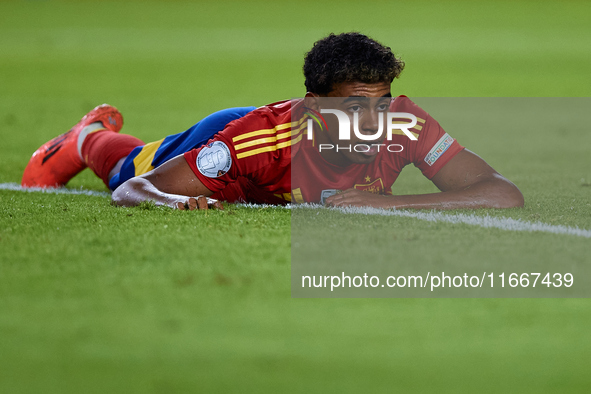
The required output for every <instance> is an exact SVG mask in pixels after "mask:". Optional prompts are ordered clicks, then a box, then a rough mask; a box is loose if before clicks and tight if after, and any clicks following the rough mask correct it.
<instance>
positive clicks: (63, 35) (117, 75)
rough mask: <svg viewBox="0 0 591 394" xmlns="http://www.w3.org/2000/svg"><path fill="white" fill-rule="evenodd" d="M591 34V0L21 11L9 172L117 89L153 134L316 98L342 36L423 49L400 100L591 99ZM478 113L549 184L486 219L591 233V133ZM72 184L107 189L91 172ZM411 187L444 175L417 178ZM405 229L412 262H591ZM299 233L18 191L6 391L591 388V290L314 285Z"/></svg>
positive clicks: (130, 127)
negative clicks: (387, 291) (294, 294)
mask: <svg viewBox="0 0 591 394" xmlns="http://www.w3.org/2000/svg"><path fill="white" fill-rule="evenodd" d="M590 25H591V6H590V5H589V3H588V2H576V1H569V2H566V1H565V2H554V1H535V2H534V1H531V2H527V1H517V2H509V1H506V2H505V1H503V2H501V1H498V2H497V1H495V2H492V1H491V2H468V1H450V2H441V3H440V4H435V2H429V1H424V2H422V1H418V2H417V1H413V2H386V1H378V2H375V3H368V2H365V3H364V2H353V1H338V2H322V3H318V2H291V3H283V2H238V1H236V2H219V3H217V2H202V3H201V2H180V1H166V2H164V1H163V2H140V1H126V2H97V1H95V2H59V1H50V0H48V1H6V2H1V3H0V136H1V141H2V143H1V145H0V146H1V148H0V183H10V182H20V177H21V175H22V171H23V169H24V166H25V165H26V163H27V161H28V158H29V157H30V155H31V153H32V152H33V151H34V150H35V149H36V148H37V147H38V146H39V145H41V144H42V143H44V142H45V141H47V140H48V139H49V138H51V137H53V136H55V135H57V134H58V133H61V132H64V131H66V130H67V129H68V128H69V127H71V126H72V125H73V124H74V123H75V122H76V121H77V119H79V118H80V117H81V116H82V115H83V114H84V113H86V112H87V111H88V110H90V109H91V108H92V107H94V106H95V105H97V104H100V103H103V102H108V103H110V104H113V105H115V106H117V107H118V108H119V109H120V110H121V111H122V113H123V115H124V117H125V126H124V129H123V130H124V132H127V133H129V134H133V135H136V136H138V137H140V138H142V139H143V140H145V141H153V140H157V139H160V138H162V137H164V136H165V135H167V134H171V133H176V132H179V131H182V130H184V129H186V128H187V127H188V126H190V125H192V124H193V123H195V122H196V121H197V120H199V119H200V118H201V117H203V116H204V115H207V114H208V113H210V112H212V111H214V110H218V109H221V108H225V107H230V106H242V105H264V104H267V103H270V102H273V101H277V100H281V99H286V98H290V97H298V96H301V95H303V94H304V87H303V77H302V75H301V65H302V58H303V54H304V53H305V52H306V50H307V49H309V47H310V46H311V44H312V43H313V42H314V41H315V40H317V39H318V38H320V37H322V36H323V35H325V34H327V33H329V32H332V31H334V32H342V31H350V30H358V31H362V32H364V33H366V34H368V35H370V36H372V37H374V38H376V39H378V40H380V41H382V42H384V43H385V44H387V45H389V46H391V47H392V48H393V49H394V51H395V53H397V54H400V55H401V56H402V57H403V58H404V59H405V61H406V63H407V68H406V70H405V71H404V72H403V74H402V76H401V78H400V80H396V81H395V82H394V84H393V93H394V94H406V95H408V96H410V97H490V96H496V97H538V96H544V97H556V96H558V97H586V96H589V95H590V93H591V88H590V87H589V86H591V85H589V83H588V82H589V69H591V31H590V30H589V28H588V26H590ZM427 110H429V108H427ZM584 110H585V109H584V108H583V109H582V112H581V113H580V114H577V113H573V114H571V115H572V116H573V118H576V119H579V120H580V119H582V118H583V117H584V116H585V115H584ZM546 115H547V114H546ZM457 116H460V114H454V113H453V112H451V113H447V114H446V112H445V111H442V113H441V114H436V116H435V117H436V118H437V119H438V120H440V122H441V123H442V124H443V126H444V127H446V129H447V130H448V131H449V132H450V133H451V134H452V135H453V136H454V137H456V138H457V139H458V140H459V141H460V142H461V143H462V144H464V145H466V146H467V147H469V148H470V149H472V150H474V151H475V152H477V153H479V154H481V155H482V156H483V157H484V158H485V159H486V160H488V161H489V162H490V163H491V164H492V165H493V167H495V168H496V169H498V170H499V171H500V172H501V173H503V174H504V175H506V176H507V177H508V178H509V179H511V180H513V181H515V183H516V184H517V185H518V186H519V187H520V188H521V190H522V191H523V193H524V195H525V198H526V208H524V209H522V210H508V211H503V212H479V213H478V214H479V215H482V214H485V213H488V214H491V215H493V216H499V217H512V218H520V219H523V220H528V221H541V222H544V223H549V224H555V225H567V226H579V227H580V228H586V229H589V228H591V203H590V201H591V198H590V197H591V187H589V185H590V184H591V170H590V167H589V160H588V157H589V152H590V148H591V135H590V134H589V132H588V128H585V127H584V124H579V125H577V126H576V127H571V124H570V123H569V122H570V121H569V120H566V121H560V120H559V119H550V118H549V120H548V122H554V123H551V125H552V127H549V128H547V129H546V131H543V132H541V131H538V130H532V129H531V128H528V127H527V124H526V123H525V124H523V125H522V126H523V127H521V128H520V129H519V130H517V132H516V131H515V130H509V129H507V130H498V134H497V135H495V136H494V137H493V136H491V135H490V134H483V133H479V131H478V129H477V128H475V129H465V128H463V129H457V130H456V129H454V127H453V126H454V118H456V117H457ZM547 130H550V131H547ZM511 138H514V139H513V140H511ZM502 141H511V142H510V143H504V144H503V143H502ZM68 186H69V187H72V188H84V189H88V190H96V191H104V190H105V188H104V186H103V185H102V183H101V182H100V180H98V179H96V178H95V177H94V176H93V175H92V174H91V173H89V171H85V172H83V173H82V174H81V175H79V176H78V177H76V178H75V179H74V180H73V181H72V182H70V184H69V185H68ZM396 191H397V192H399V193H423V192H430V191H433V186H432V185H430V183H429V182H428V181H426V180H424V179H422V177H421V175H420V174H418V173H417V171H416V170H413V169H409V171H406V172H405V173H403V176H402V177H401V179H400V180H399V182H397V184H396ZM336 220H340V219H339V218H336ZM392 220H393V221H395V222H393V224H392V228H387V224H384V222H383V220H381V222H380V223H382V224H380V226H382V227H383V228H386V230H385V231H387V234H388V237H389V238H388V239H390V240H393V239H394V241H392V242H393V245H392V247H393V248H398V249H399V250H401V249H403V250H405V253H406V254H407V255H408V256H410V257H413V256H415V257H416V255H417V252H416V250H417V248H422V249H423V250H424V253H425V254H429V253H432V252H433V251H434V250H436V248H439V247H441V246H442V245H443V246H447V247H448V248H449V253H452V254H455V255H457V256H458V258H460V259H461V258H466V259H478V258H479V256H480V255H484V256H485V258H486V259H493V257H491V256H494V255H495V254H498V257H497V258H498V259H502V260H503V261H507V260H511V259H514V260H515V261H519V260H520V259H525V258H531V256H533V257H535V258H540V259H546V260H548V261H554V262H555V264H556V266H558V267H561V264H568V263H569V262H571V261H578V262H585V261H587V262H589V263H591V261H590V259H589V250H591V247H590V246H591V242H590V241H589V239H587V238H577V237H572V236H567V235H550V234H539V233H519V234H516V233H510V232H503V231H501V230H494V231H493V230H485V229H480V228H477V227H469V226H466V225H446V224H444V223H439V224H438V225H436V226H429V225H428V223H426V222H420V221H416V220H411V219H404V220H401V219H392ZM290 223H291V217H290V212H289V211H288V210H285V209H283V208H245V207H232V206H229V207H228V208H227V210H225V211H223V212H177V211H172V210H168V209H160V208H154V207H151V206H149V205H144V206H142V207H138V208H133V209H122V208H115V207H112V206H110V204H109V199H108V198H107V197H101V196H83V195H53V194H41V193H23V192H18V191H7V190H0V392H2V393H33V392H39V393H54V392H55V393H70V392H71V393H78V392H96V393H106V392H125V393H175V392H178V393H185V392H203V393H208V392H503V391H504V392H567V391H568V392H588V389H589V386H590V384H591V379H590V378H589V374H588V365H589V354H590V351H591V342H590V341H589V325H590V324H591V312H590V310H589V309H590V306H591V304H590V303H589V301H588V300H587V299H294V298H291V288H290V259H291V257H290V247H291V239H290V234H291V227H290ZM356 223H357V224H358V225H359V224H360V225H363V224H364V223H367V224H368V225H369V224H371V218H361V217H360V218H357V219H356ZM437 250H439V249H437ZM499 251H500V252H499Z"/></svg>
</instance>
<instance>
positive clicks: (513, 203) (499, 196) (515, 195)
mask: <svg viewBox="0 0 591 394" xmlns="http://www.w3.org/2000/svg"><path fill="white" fill-rule="evenodd" d="M495 188H496V193H494V194H495V196H496V198H495V199H494V200H495V201H494V203H493V204H492V207H493V208H499V209H504V208H523V205H524V204H525V200H524V198H523V194H522V193H521V190H519V188H518V187H517V186H515V184H514V183H513V182H511V181H509V180H508V179H506V178H503V179H499V180H498V181H497V182H496V186H495Z"/></svg>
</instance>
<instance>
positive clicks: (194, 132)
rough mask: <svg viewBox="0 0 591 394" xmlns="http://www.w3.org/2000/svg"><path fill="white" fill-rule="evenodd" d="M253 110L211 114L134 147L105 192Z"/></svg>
mask: <svg viewBox="0 0 591 394" xmlns="http://www.w3.org/2000/svg"><path fill="white" fill-rule="evenodd" d="M255 108H256V107H239V108H228V109H224V110H221V111H218V112H214V113H213V114H211V115H209V116H207V117H205V118H203V119H202V120H201V121H199V122H198V123H197V124H195V125H194V126H193V127H191V128H190V129H188V130H186V131H183V132H182V133H178V134H173V135H169V136H168V137H166V138H163V139H161V140H160V141H155V142H151V143H149V144H146V145H142V146H138V147H137V148H135V149H134V150H132V151H131V153H130V154H129V155H128V156H127V158H126V159H125V161H124V162H123V165H122V167H121V170H120V171H119V173H118V174H116V175H115V176H114V177H113V178H111V180H110V181H109V188H110V189H111V190H115V189H117V188H118V187H119V186H120V185H121V184H122V183H123V182H125V181H126V180H128V179H130V178H133V177H134V176H138V175H142V174H145V173H146V172H148V171H151V170H153V169H154V168H156V167H158V166H159V165H161V164H163V163H165V162H167V161H168V160H170V159H172V158H173V157H176V156H178V155H181V154H183V153H185V152H188V151H190V150H191V149H195V148H199V147H200V146H202V145H203V144H205V143H206V142H207V141H209V140H210V139H211V138H212V137H213V136H214V135H215V134H216V133H217V132H219V131H221V130H223V129H224V128H225V127H226V125H227V124H228V123H230V122H231V121H233V120H235V119H239V118H241V117H243V116H244V115H246V114H247V113H249V112H251V111H252V110H254V109H255Z"/></svg>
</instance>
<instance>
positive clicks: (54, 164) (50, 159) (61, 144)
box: [21, 104, 123, 188]
mask: <svg viewBox="0 0 591 394" xmlns="http://www.w3.org/2000/svg"><path fill="white" fill-rule="evenodd" d="M95 122H101V123H102V124H103V126H104V128H105V129H108V130H111V131H114V132H116V133H117V132H119V130H121V127H122V126H123V116H121V113H120V112H119V111H118V110H117V108H115V107H113V106H110V105H108V104H102V105H99V106H98V107H96V108H94V109H93V110H92V111H90V112H89V113H87V114H86V115H85V116H84V117H83V118H82V119H81V120H80V122H78V123H76V125H75V126H74V127H72V128H71V129H70V131H68V132H67V133H64V134H62V135H59V136H57V137H55V138H54V139H52V140H50V141H49V142H46V143H45V144H43V145H41V147H40V148H39V149H37V150H36V151H35V153H33V156H32V157H31V160H29V164H27V167H26V168H25V172H24V174H23V179H22V181H21V185H23V186H24V187H43V188H45V187H60V186H63V185H65V184H66V183H67V182H68V181H69V180H70V179H72V178H73V177H74V175H76V174H78V173H79V172H80V171H82V170H83V169H85V168H86V163H84V161H82V159H81V158H80V154H79V153H78V136H79V135H80V132H81V131H82V129H84V128H85V127H86V126H88V125H90V124H92V123H95Z"/></svg>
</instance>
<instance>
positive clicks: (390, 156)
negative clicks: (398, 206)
mask: <svg viewBox="0 0 591 394" xmlns="http://www.w3.org/2000/svg"><path fill="white" fill-rule="evenodd" d="M302 105H303V103H302V102H301V101H282V102H278V103H273V104H269V105H266V106H264V107H260V108H257V109H256V110H254V111H252V112H250V113H248V114H247V115H245V116H244V117H242V118H240V119H236V120H234V121H232V122H230V123H229V124H228V125H227V126H226V127H225V128H224V130H222V131H220V132H219V133H217V134H216V135H215V136H214V138H213V139H211V140H210V141H209V142H208V144H207V145H204V146H202V147H200V148H198V149H193V150H191V151H189V152H187V153H185V159H186V160H187V163H188V164H189V166H190V167H191V169H192V170H193V172H194V173H195V175H196V176H197V177H198V178H199V179H200V180H201V182H203V184H204V185H205V186H206V187H207V188H208V189H209V190H211V191H213V192H214V195H213V196H212V197H214V198H218V199H220V200H225V201H229V202H254V203H270V204H285V203H288V202H291V201H293V202H296V203H302V202H323V201H324V198H326V197H328V196H330V195H332V194H334V193H336V192H337V191H338V190H345V189H349V188H357V189H360V190H366V191H369V192H372V193H379V194H391V193H392V192H391V186H392V184H393V183H394V182H395V181H396V178H397V177H398V174H400V171H401V170H402V168H404V167H405V166H406V165H407V164H410V163H413V164H414V165H415V166H416V167H418V168H419V169H420V170H421V171H422V172H423V174H424V175H425V176H426V177H427V178H429V179H431V178H432V177H433V176H434V175H435V174H436V173H437V172H438V171H439V170H440V169H441V168H442V167H443V166H444V165H445V164H446V163H447V162H448V161H449V160H450V159H451V158H452V157H454V156H455V155H456V154H457V153H458V152H460V151H461V150H462V149H463V147H462V146H461V145H460V144H458V142H457V141H456V140H455V139H453V138H452V137H450V136H449V135H448V134H447V133H446V132H445V131H444V130H443V129H442V128H441V126H440V125H439V123H437V121H436V120H435V119H433V118H432V117H431V116H429V114H427V113H426V112H425V111H424V110H422V109H421V108H420V107H419V106H417V105H416V104H415V103H413V102H412V101H411V100H410V99H408V98H407V97H405V96H399V97H396V98H395V99H393V100H392V103H391V105H390V109H389V111H390V112H408V113H411V114H413V115H415V116H416V118H417V124H416V126H415V127H413V128H411V129H410V131H411V132H412V133H413V135H414V136H415V137H416V138H417V140H416V141H414V140H411V139H410V138H409V137H407V136H406V135H404V134H403V133H402V131H400V134H396V133H394V134H393V135H392V140H391V141H384V143H386V144H396V145H397V146H399V147H401V149H400V148H398V149H396V150H400V151H399V152H389V151H388V150H386V149H385V148H384V149H380V152H379V153H378V154H377V155H376V159H375V160H374V161H373V162H371V163H369V164H355V163H352V164H351V165H349V166H347V167H339V166H336V165H333V164H331V163H328V162H327V161H326V160H324V159H323V158H322V156H321V154H320V152H319V150H318V147H317V146H315V144H314V140H308V139H307V138H306V136H305V134H306V129H305V126H306V122H302V121H299V122H293V123H292V110H294V111H295V110H297V109H298V108H299V107H301V106H302Z"/></svg>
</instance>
